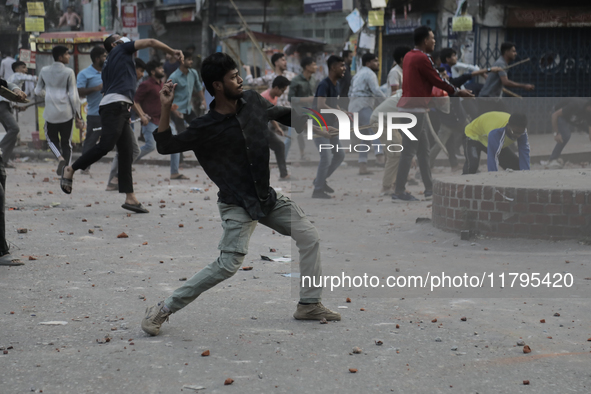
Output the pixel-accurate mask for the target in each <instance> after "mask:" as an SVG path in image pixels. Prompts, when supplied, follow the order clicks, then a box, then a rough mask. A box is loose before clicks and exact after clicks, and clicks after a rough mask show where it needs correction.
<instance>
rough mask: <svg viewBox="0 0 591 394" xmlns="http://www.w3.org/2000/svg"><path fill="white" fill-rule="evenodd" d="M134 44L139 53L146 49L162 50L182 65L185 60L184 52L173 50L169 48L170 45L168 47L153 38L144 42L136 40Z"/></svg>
mask: <svg viewBox="0 0 591 394" xmlns="http://www.w3.org/2000/svg"><path fill="white" fill-rule="evenodd" d="M133 44H134V47H135V50H136V51H139V50H140V49H145V48H154V49H160V50H161V51H163V52H166V53H168V54H170V55H172V56H174V57H175V58H176V59H178V60H179V61H180V62H181V63H182V62H183V60H184V57H183V51H181V50H178V49H172V48H171V47H169V46H168V45H166V44H165V43H163V42H162V41H158V40H155V39H153V38H145V39H142V40H136V41H134V42H133Z"/></svg>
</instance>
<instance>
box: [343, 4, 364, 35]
mask: <svg viewBox="0 0 591 394" xmlns="http://www.w3.org/2000/svg"><path fill="white" fill-rule="evenodd" d="M346 19H347V22H348V23H349V27H350V28H351V30H353V33H357V32H358V31H359V30H361V28H362V27H363V25H364V24H365V22H364V21H363V18H362V17H361V14H360V13H359V10H358V9H357V8H355V9H354V10H353V12H351V13H350V14H349V15H347V18H346Z"/></svg>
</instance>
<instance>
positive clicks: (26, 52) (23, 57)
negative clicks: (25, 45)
mask: <svg viewBox="0 0 591 394" xmlns="http://www.w3.org/2000/svg"><path fill="white" fill-rule="evenodd" d="M18 58H19V60H20V61H21V62H25V63H26V64H27V68H35V67H36V65H35V52H32V51H31V50H30V49H21V50H20V52H19V57H18Z"/></svg>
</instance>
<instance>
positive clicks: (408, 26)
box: [386, 10, 422, 35]
mask: <svg viewBox="0 0 591 394" xmlns="http://www.w3.org/2000/svg"><path fill="white" fill-rule="evenodd" d="M394 15H395V14H394V10H392V19H391V20H388V23H387V24H386V35H394V34H409V33H412V32H413V31H414V30H415V29H416V28H417V27H420V26H421V25H422V23H421V14H420V13H416V12H415V13H410V14H408V15H407V17H406V19H396V18H395V16H394ZM394 21H395V22H394Z"/></svg>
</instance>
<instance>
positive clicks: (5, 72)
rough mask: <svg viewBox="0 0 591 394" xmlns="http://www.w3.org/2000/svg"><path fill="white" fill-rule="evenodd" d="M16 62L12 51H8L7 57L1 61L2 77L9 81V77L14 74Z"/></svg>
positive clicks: (0, 73)
mask: <svg viewBox="0 0 591 394" xmlns="http://www.w3.org/2000/svg"><path fill="white" fill-rule="evenodd" d="M14 62H16V60H14V56H12V53H10V52H7V54H6V57H5V58H4V59H2V62H0V78H2V79H4V80H6V81H8V78H10V77H11V76H12V74H14V71H12V63H14Z"/></svg>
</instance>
